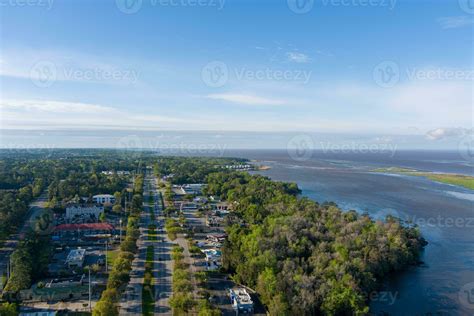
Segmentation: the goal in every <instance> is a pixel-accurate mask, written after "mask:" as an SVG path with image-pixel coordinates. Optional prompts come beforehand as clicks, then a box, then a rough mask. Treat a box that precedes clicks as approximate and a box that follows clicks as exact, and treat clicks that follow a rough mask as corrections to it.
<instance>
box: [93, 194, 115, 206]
mask: <svg viewBox="0 0 474 316" xmlns="http://www.w3.org/2000/svg"><path fill="white" fill-rule="evenodd" d="M92 200H93V201H94V203H97V204H102V205H104V204H114V203H115V196H113V195H111V194H97V195H94V196H93V197H92Z"/></svg>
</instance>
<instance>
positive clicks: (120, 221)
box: [119, 219, 122, 243]
mask: <svg viewBox="0 0 474 316" xmlns="http://www.w3.org/2000/svg"><path fill="white" fill-rule="evenodd" d="M119 223H120V243H122V219H120V220H119Z"/></svg>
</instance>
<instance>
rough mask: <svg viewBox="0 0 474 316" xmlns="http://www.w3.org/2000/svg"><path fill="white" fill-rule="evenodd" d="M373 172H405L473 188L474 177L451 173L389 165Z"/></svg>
mask: <svg viewBox="0 0 474 316" xmlns="http://www.w3.org/2000/svg"><path fill="white" fill-rule="evenodd" d="M373 171H374V172H382V173H394V174H405V175H409V176H417V177H425V178H428V179H430V180H432V181H436V182H441V183H446V184H452V185H457V186H460V187H464V188H467V189H470V190H474V177H471V176H465V175H461V174H451V173H432V172H423V171H418V170H413V169H406V168H398V167H390V168H378V169H374V170H373Z"/></svg>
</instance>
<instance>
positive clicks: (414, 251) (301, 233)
mask: <svg viewBox="0 0 474 316" xmlns="http://www.w3.org/2000/svg"><path fill="white" fill-rule="evenodd" d="M208 184H209V185H208V187H207V192H208V193H209V194H217V195H220V196H221V197H223V198H226V199H227V200H228V201H230V202H233V203H234V204H235V205H236V206H235V213H236V214H238V216H239V217H241V218H242V219H243V223H244V224H243V225H242V223H239V224H234V225H232V226H230V227H229V228H228V234H229V237H228V240H227V242H226V243H225V245H224V248H223V260H224V262H223V264H224V267H225V268H226V269H228V270H229V271H231V272H233V273H234V277H235V279H236V280H237V281H238V282H241V283H244V284H246V285H248V286H250V287H252V288H255V289H256V290H257V291H258V293H259V294H260V296H261V299H262V301H263V303H264V304H265V305H266V306H267V308H268V310H269V312H270V313H271V314H272V315H288V314H292V315H297V314H304V315H314V314H326V315H334V314H364V313H367V312H368V307H367V299H368V294H369V293H370V292H371V291H375V290H376V289H377V286H378V281H379V280H381V278H382V277H383V276H385V275H386V274H387V273H389V272H391V271H394V270H399V269H402V268H403V267H405V266H406V265H408V264H414V263H417V261H418V254H419V252H420V250H421V249H422V247H423V245H424V241H423V239H422V238H421V237H420V234H419V231H418V229H416V228H413V227H411V228H407V227H404V226H402V225H401V223H400V222H399V221H398V220H397V219H394V218H388V219H387V221H385V222H380V221H378V222H375V221H373V220H371V219H370V218H369V216H367V215H359V214H358V213H356V212H355V211H349V212H342V211H341V210H340V209H339V208H337V207H336V206H335V205H334V204H333V203H329V204H325V205H319V204H318V203H316V202H313V201H310V200H308V199H306V198H302V199H299V198H297V194H298V192H299V190H298V188H297V187H296V186H295V185H294V184H287V183H279V182H273V181H271V180H269V179H268V178H265V177H262V176H251V175H249V174H246V173H232V174H224V173H217V174H211V175H209V177H208Z"/></svg>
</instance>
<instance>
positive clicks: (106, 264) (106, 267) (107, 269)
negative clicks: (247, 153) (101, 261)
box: [105, 240, 109, 272]
mask: <svg viewBox="0 0 474 316" xmlns="http://www.w3.org/2000/svg"><path fill="white" fill-rule="evenodd" d="M107 261H108V260H107V240H106V241H105V272H108V271H109V268H108V262H107Z"/></svg>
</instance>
